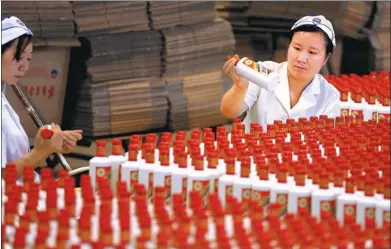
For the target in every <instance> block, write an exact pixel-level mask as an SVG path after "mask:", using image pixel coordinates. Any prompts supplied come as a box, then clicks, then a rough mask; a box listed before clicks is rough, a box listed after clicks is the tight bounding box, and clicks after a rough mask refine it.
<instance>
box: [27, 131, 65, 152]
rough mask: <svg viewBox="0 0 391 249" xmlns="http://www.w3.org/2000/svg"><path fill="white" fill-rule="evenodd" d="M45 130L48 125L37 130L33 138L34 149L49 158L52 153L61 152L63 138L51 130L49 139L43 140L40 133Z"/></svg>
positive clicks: (60, 134)
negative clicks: (51, 133)
mask: <svg viewBox="0 0 391 249" xmlns="http://www.w3.org/2000/svg"><path fill="white" fill-rule="evenodd" d="M46 128H48V125H45V126H42V127H41V128H39V130H38V133H37V135H36V136H35V146H34V149H35V150H36V151H37V152H39V153H42V154H43V155H45V156H50V154H52V153H57V152H61V150H62V147H63V143H64V137H63V135H62V133H61V132H57V131H56V130H54V129H53V135H52V137H51V138H43V137H42V134H41V133H42V131H43V130H44V129H46Z"/></svg>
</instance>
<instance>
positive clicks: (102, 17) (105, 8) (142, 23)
mask: <svg viewBox="0 0 391 249" xmlns="http://www.w3.org/2000/svg"><path fill="white" fill-rule="evenodd" d="M72 8H73V11H74V13H75V23H76V25H77V34H78V36H87V35H93V34H107V33H120V32H127V31H142V30H149V19H148V12H147V2H137V1H136V2H129V1H124V2H121V1H115V2H109V1H102V2H96V1H91V2H90V1H75V2H73V3H72Z"/></svg>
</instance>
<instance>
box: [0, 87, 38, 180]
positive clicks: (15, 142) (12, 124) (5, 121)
mask: <svg viewBox="0 0 391 249" xmlns="http://www.w3.org/2000/svg"><path fill="white" fill-rule="evenodd" d="M1 111H2V112H1V125H2V127H1V128H2V129H1V143H2V144H1V167H2V168H5V167H6V164H7V163H8V162H12V161H15V160H16V159H19V158H21V157H24V156H25V155H26V154H27V153H29V151H30V145H29V139H28V136H27V134H26V132H25V130H24V129H23V127H22V125H21V124H20V119H19V116H18V114H16V112H15V111H14V109H13V108H12V107H11V105H10V104H9V102H8V100H7V98H6V97H5V96H4V94H3V93H1ZM38 179H39V175H38V174H37V173H36V174H35V180H38ZM18 180H22V179H18Z"/></svg>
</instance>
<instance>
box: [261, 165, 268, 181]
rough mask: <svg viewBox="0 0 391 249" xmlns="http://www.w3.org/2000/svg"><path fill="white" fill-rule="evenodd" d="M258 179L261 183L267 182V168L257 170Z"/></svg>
mask: <svg viewBox="0 0 391 249" xmlns="http://www.w3.org/2000/svg"><path fill="white" fill-rule="evenodd" d="M259 179H260V180H263V181H267V180H269V169H268V168H267V167H265V168H260V169H259Z"/></svg>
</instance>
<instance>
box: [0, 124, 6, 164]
mask: <svg viewBox="0 0 391 249" xmlns="http://www.w3.org/2000/svg"><path fill="white" fill-rule="evenodd" d="M5 140H6V138H5V135H4V133H3V131H1V168H5V166H6V165H7V145H6V141H5Z"/></svg>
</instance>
